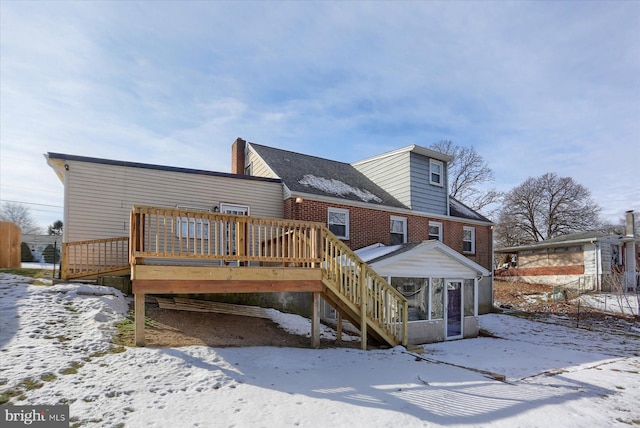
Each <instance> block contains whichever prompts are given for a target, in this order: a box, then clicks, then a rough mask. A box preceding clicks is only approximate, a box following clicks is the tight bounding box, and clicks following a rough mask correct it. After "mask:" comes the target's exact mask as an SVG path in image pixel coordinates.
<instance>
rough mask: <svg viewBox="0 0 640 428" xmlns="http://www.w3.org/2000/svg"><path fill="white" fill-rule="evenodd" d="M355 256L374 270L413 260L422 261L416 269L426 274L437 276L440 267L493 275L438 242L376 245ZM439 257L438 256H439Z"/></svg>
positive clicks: (362, 249)
mask: <svg viewBox="0 0 640 428" xmlns="http://www.w3.org/2000/svg"><path fill="white" fill-rule="evenodd" d="M355 253H356V254H357V255H358V257H360V258H361V259H362V260H363V261H364V262H366V263H367V264H369V265H371V267H373V268H374V269H376V268H378V269H380V268H385V267H389V266H393V265H394V264H397V263H400V262H406V261H408V260H411V259H414V260H416V261H418V260H419V263H417V266H419V269H420V270H421V271H422V272H423V273H424V274H437V273H438V271H439V269H440V268H442V269H443V270H448V271H449V272H455V271H456V266H458V268H459V269H462V270H467V271H473V272H474V273H475V274H477V275H482V276H488V275H490V274H491V273H490V272H489V271H488V270H487V269H485V268H484V267H482V266H480V265H479V264H478V263H476V262H474V261H473V260H471V259H469V258H467V257H466V256H464V255H462V254H460V253H458V252H457V251H455V250H453V249H452V248H450V247H448V246H447V245H445V244H443V243H442V242H440V241H437V240H429V241H419V242H411V243H406V244H400V245H391V246H386V245H384V244H374V245H369V246H368V247H364V248H360V249H359V250H356V251H355ZM436 254H437V255H438V256H439V257H436ZM442 256H444V257H445V258H446V259H447V260H448V263H443V261H442V258H441V257H442ZM445 265H448V266H445Z"/></svg>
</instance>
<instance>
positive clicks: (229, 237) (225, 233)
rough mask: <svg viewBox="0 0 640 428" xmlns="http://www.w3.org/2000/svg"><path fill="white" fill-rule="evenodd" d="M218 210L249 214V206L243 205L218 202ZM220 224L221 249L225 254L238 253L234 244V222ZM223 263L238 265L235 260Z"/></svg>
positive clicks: (235, 231)
mask: <svg viewBox="0 0 640 428" xmlns="http://www.w3.org/2000/svg"><path fill="white" fill-rule="evenodd" d="M220 211H221V212H222V213H224V214H233V215H249V207H248V206H245V205H234V204H220ZM221 226H222V227H221V231H222V234H221V237H220V238H221V248H222V249H223V251H225V253H226V254H228V255H230V256H233V255H235V254H238V248H237V244H236V236H237V232H238V230H237V229H236V223H235V222H224V224H223V225H221ZM224 264H225V265H228V266H229V265H233V266H238V265H239V263H238V262H237V261H233V260H229V261H225V262H224Z"/></svg>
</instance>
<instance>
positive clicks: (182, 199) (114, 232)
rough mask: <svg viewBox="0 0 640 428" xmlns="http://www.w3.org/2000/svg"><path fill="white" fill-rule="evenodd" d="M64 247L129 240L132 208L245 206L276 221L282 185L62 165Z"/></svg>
mask: <svg viewBox="0 0 640 428" xmlns="http://www.w3.org/2000/svg"><path fill="white" fill-rule="evenodd" d="M66 163H67V164H68V165H69V171H67V172H66V184H65V205H66V210H65V219H64V224H65V241H66V242H71V241H82V240H87V239H101V238H113V237H119V236H128V235H129V217H130V213H131V208H132V206H133V205H151V206H159V207H169V208H174V207H176V206H185V205H186V206H197V207H202V208H204V209H209V210H214V207H218V206H219V204H220V203H221V202H228V203H236V204H240V205H250V206H251V210H252V214H253V215H256V216H264V217H276V218H282V216H283V204H282V184H281V183H278V182H267V181H259V180H248V179H239V178H232V177H225V176H215V175H205V174H195V173H187V172H178V171H167V170H161V169H151V168H139V167H132V166H121V165H108V164H101V163H93V162H84V161H74V160H69V161H66Z"/></svg>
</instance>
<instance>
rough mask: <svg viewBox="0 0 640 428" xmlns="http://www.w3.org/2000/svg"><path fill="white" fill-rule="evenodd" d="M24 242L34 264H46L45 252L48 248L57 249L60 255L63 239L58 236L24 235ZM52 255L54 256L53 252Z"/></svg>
mask: <svg viewBox="0 0 640 428" xmlns="http://www.w3.org/2000/svg"><path fill="white" fill-rule="evenodd" d="M22 242H24V243H25V244H27V246H28V247H29V250H30V251H31V255H32V256H33V261H34V262H40V263H45V262H46V260H45V250H46V249H47V247H48V248H55V249H56V251H58V253H59V252H60V247H61V245H62V237H60V236H57V235H35V234H24V235H22ZM51 254H53V252H52V253H51Z"/></svg>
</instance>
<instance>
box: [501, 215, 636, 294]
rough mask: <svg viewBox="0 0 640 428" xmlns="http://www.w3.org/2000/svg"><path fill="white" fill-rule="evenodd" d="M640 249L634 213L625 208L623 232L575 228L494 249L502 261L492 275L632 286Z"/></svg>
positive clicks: (590, 285) (594, 286) (593, 285)
mask: <svg viewBox="0 0 640 428" xmlns="http://www.w3.org/2000/svg"><path fill="white" fill-rule="evenodd" d="M639 250H640V238H638V237H636V235H635V230H634V214H633V211H628V212H627V213H626V234H625V235H624V236H621V235H611V234H605V233H601V232H577V233H571V234H568V235H563V236H559V237H556V238H553V239H547V240H546V241H541V242H536V243H534V244H528V245H521V246H516V247H508V248H499V249H496V250H495V252H496V254H497V255H501V260H502V265H501V266H499V267H498V270H497V271H496V272H495V275H496V276H497V277H509V278H516V279H518V280H520V281H524V282H529V283H537V284H549V285H554V286H555V285H563V286H569V287H576V288H577V287H583V288H586V289H593V290H608V289H610V288H611V286H612V284H613V285H615V283H617V284H624V286H625V288H627V289H632V290H635V289H637V285H638V278H637V277H638V269H637V267H638V266H640V253H639Z"/></svg>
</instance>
